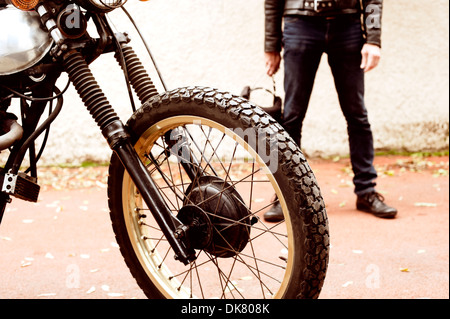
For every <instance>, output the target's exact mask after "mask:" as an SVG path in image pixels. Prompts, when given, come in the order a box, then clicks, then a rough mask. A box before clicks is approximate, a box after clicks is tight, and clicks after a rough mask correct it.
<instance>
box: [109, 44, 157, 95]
mask: <svg viewBox="0 0 450 319" xmlns="http://www.w3.org/2000/svg"><path fill="white" fill-rule="evenodd" d="M121 50H122V54H123V58H124V60H125V61H124V62H125V67H126V71H127V72H128V80H129V81H130V84H131V86H132V87H133V89H134V91H135V92H136V95H137V96H138V98H139V100H140V101H141V103H144V102H146V101H148V100H149V99H150V98H151V97H152V96H154V95H156V94H158V92H157V90H156V88H155V85H154V84H153V82H152V80H151V79H150V76H149V75H148V74H147V71H146V70H145V68H144V67H143V66H142V63H141V61H140V60H139V58H138V57H137V55H136V53H135V52H134V50H133V49H132V48H131V47H130V46H128V45H126V44H124V43H122V44H121ZM115 58H116V60H117V62H119V64H120V65H121V67H122V68H123V65H122V63H121V60H122V57H121V54H120V53H116V54H115Z"/></svg>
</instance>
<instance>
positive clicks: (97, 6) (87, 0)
mask: <svg viewBox="0 0 450 319" xmlns="http://www.w3.org/2000/svg"><path fill="white" fill-rule="evenodd" d="M76 2H79V4H80V6H82V7H83V8H85V9H86V10H93V11H96V12H109V11H112V10H114V9H116V8H118V7H120V6H122V5H124V4H125V2H127V0H77V1H76Z"/></svg>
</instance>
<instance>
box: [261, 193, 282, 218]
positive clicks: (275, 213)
mask: <svg viewBox="0 0 450 319" xmlns="http://www.w3.org/2000/svg"><path fill="white" fill-rule="evenodd" d="M264 220H265V221H266V222H272V223H277V222H281V221H282V220H284V216H283V210H282V209H281V205H280V201H279V200H278V198H277V197H275V200H274V201H273V205H272V207H270V209H269V210H268V211H267V212H265V213H264Z"/></svg>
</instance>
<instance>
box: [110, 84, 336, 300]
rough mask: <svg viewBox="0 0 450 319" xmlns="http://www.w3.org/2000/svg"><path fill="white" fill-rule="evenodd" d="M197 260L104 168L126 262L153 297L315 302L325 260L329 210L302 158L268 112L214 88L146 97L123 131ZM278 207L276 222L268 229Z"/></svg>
mask: <svg viewBox="0 0 450 319" xmlns="http://www.w3.org/2000/svg"><path fill="white" fill-rule="evenodd" d="M127 129H128V131H129V133H130V135H131V139H132V142H133V143H134V146H135V149H136V151H137V153H138V154H139V156H140V157H141V159H142V161H143V163H144V164H145V165H146V167H147V169H148V171H149V172H150V174H151V176H152V178H153V180H154V181H155V183H156V184H157V186H158V188H159V191H160V192H161V194H162V196H163V197H164V199H165V200H166V202H167V205H168V207H169V208H170V209H171V211H172V213H173V215H174V216H176V217H177V218H178V219H180V220H182V221H183V223H187V224H189V225H195V226H196V228H194V230H193V231H192V232H191V233H190V240H191V243H192V247H194V248H195V252H196V260H195V261H193V262H191V263H190V264H189V265H184V264H183V263H181V262H179V261H177V260H175V259H174V252H173V250H172V249H171V247H170V245H169V243H168V242H167V240H166V239H165V237H164V235H163V233H162V231H161V230H160V228H159V226H158V225H157V223H156V222H155V220H154V218H153V216H152V213H151V212H150V211H149V210H148V208H147V207H146V205H145V203H144V202H143V200H142V198H141V196H140V194H139V191H138V190H137V189H136V187H135V185H134V183H133V182H132V180H131V178H130V176H129V175H128V173H127V172H126V171H125V170H124V168H123V166H122V164H121V162H120V160H119V159H118V157H117V156H116V155H114V154H113V156H112V158H111V164H110V168H109V179H108V198H109V207H110V211H111V213H110V215H111V219H112V225H113V229H114V232H115V235H116V240H117V242H118V244H119V246H120V250H121V253H122V255H123V257H124V259H125V262H126V264H127V266H128V267H129V269H130V271H131V273H132V275H133V276H134V278H135V279H136V281H137V283H138V285H139V286H140V287H141V289H142V290H143V291H144V293H145V294H146V296H147V297H149V298H183V299H184V298H203V299H209V298H220V299H228V298H238V299H241V298H244V299H266V298H289V299H292V298H317V297H318V296H319V293H320V290H321V288H322V285H323V282H324V279H325V274H326V269H327V264H328V255H329V230H328V219H327V215H326V211H325V205H324V202H323V199H322V196H321V192H320V189H319V187H318V185H317V181H316V179H315V177H314V174H313V172H312V170H311V168H310V167H309V165H308V163H307V161H306V159H305V158H304V156H303V154H302V153H301V151H300V150H299V149H298V147H297V146H296V145H295V143H294V142H293V141H292V139H291V138H290V137H289V136H288V134H287V133H286V132H285V131H284V130H283V128H282V127H281V126H280V125H279V124H278V123H277V122H275V120H273V119H272V118H271V117H270V116H268V115H267V114H266V113H265V112H264V111H262V110H261V109H260V108H258V107H257V106H256V105H254V104H252V103H251V102H249V101H247V100H245V99H242V98H240V97H237V96H233V95H231V94H229V93H226V92H222V91H218V90H216V89H211V88H203V87H188V88H180V89H176V90H174V91H171V92H167V93H163V94H161V95H158V96H155V97H153V98H152V99H151V100H149V101H148V102H146V103H145V104H144V105H143V106H142V107H141V108H140V109H139V110H138V111H136V113H135V114H134V115H133V116H132V117H131V118H130V120H129V121H128V123H127ZM274 204H278V205H279V206H280V207H281V209H282V212H283V216H284V218H283V220H282V221H279V222H276V223H273V222H267V221H265V219H264V217H263V215H264V213H265V212H266V211H267V210H269V209H270V207H271V206H272V205H274Z"/></svg>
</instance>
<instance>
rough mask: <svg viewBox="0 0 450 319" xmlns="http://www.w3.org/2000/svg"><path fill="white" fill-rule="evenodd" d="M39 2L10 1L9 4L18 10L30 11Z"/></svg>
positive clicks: (34, 0) (37, 0) (31, 0)
mask: <svg viewBox="0 0 450 319" xmlns="http://www.w3.org/2000/svg"><path fill="white" fill-rule="evenodd" d="M38 2H39V0H11V3H12V4H13V5H14V6H15V7H16V8H17V9H20V10H23V11H30V10H33V9H34V7H36V5H37V4H38Z"/></svg>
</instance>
